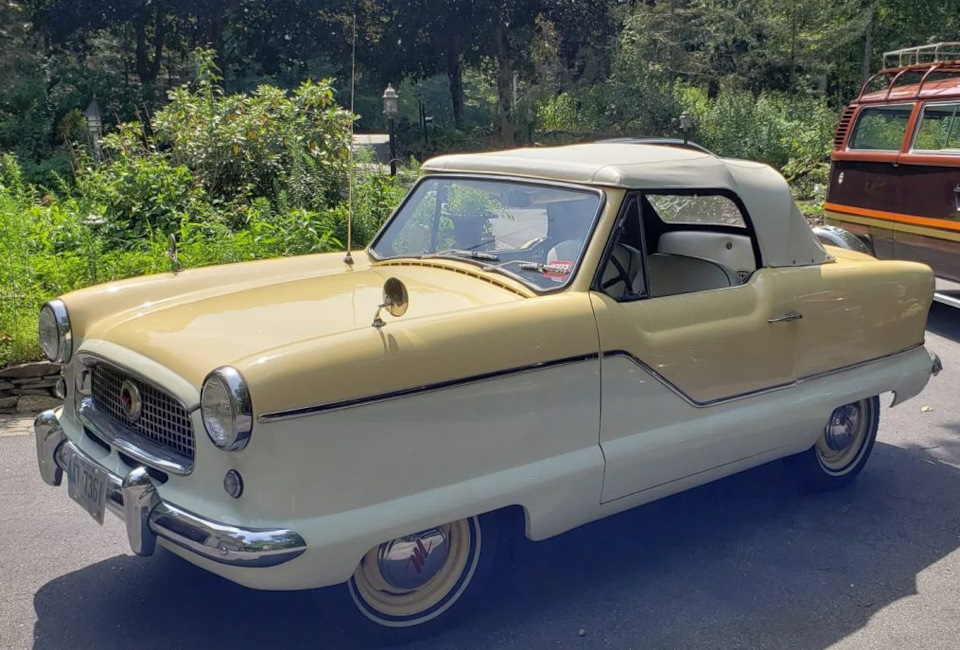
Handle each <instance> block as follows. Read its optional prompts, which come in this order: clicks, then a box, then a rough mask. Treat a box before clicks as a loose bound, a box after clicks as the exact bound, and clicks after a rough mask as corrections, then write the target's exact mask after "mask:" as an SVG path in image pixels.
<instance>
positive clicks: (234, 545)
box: [34, 411, 307, 567]
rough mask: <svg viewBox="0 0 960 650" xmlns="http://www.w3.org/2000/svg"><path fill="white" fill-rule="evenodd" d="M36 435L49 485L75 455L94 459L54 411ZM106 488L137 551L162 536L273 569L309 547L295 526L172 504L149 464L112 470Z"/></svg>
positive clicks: (215, 557)
mask: <svg viewBox="0 0 960 650" xmlns="http://www.w3.org/2000/svg"><path fill="white" fill-rule="evenodd" d="M34 435H35V436H36V443H37V462H38V464H39V466H40V476H41V477H42V478H43V481H44V482H45V483H46V484H47V485H54V486H56V485H60V483H61V481H62V480H63V472H64V471H65V470H66V468H67V467H69V465H70V461H71V460H72V458H73V457H74V456H79V457H81V458H83V459H84V460H86V461H88V462H93V460H92V459H91V458H90V457H89V456H87V455H86V454H84V453H83V451H81V450H80V448H79V447H77V446H76V445H75V444H74V443H73V442H71V441H70V440H68V439H67V436H66V434H65V433H64V432H63V429H62V428H61V426H60V422H59V421H58V419H57V416H56V414H55V413H54V412H53V411H45V412H43V413H41V414H40V415H38V416H37V418H36V420H35V421H34ZM106 492H107V498H106V508H107V510H110V511H111V512H113V513H114V514H115V515H117V516H118V517H120V518H121V519H123V520H124V522H125V523H126V527H127V538H128V539H129V541H130V547H131V548H132V549H133V552H134V553H136V554H137V555H151V554H153V551H154V549H155V548H156V545H157V538H158V537H159V538H162V539H164V540H166V541H168V542H170V543H173V544H176V545H177V546H180V547H182V548H184V549H186V550H188V551H190V552H192V553H195V554H196V555H198V556H201V557H204V558H206V559H208V560H211V561H213V562H218V563H220V564H227V565H231V566H241V567H271V566H276V565H278V564H283V563H284V562H289V561H290V560H292V559H294V558H296V557H298V556H300V555H301V554H303V552H304V551H305V550H306V548H307V545H306V543H305V542H304V541H303V538H302V537H300V535H298V534H297V533H295V532H293V531H290V530H284V529H262V528H239V527H236V526H232V525H227V524H222V523H218V522H215V521H210V520H208V519H204V518H203V517H200V516H198V515H196V514H193V513H191V512H187V511H186V510H183V509H181V508H178V507H176V506H174V505H173V504H170V503H167V502H165V501H163V500H162V499H161V498H160V495H159V493H158V492H157V488H156V485H155V484H154V482H153V479H151V478H150V475H149V474H148V473H147V469H146V468H145V467H137V468H135V469H133V470H131V471H130V472H129V473H127V475H126V476H122V477H121V476H117V475H116V474H114V473H112V472H107V488H106Z"/></svg>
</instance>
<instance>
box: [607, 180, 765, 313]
mask: <svg viewBox="0 0 960 650" xmlns="http://www.w3.org/2000/svg"><path fill="white" fill-rule="evenodd" d="M709 219H710V218H709V217H704V220H703V221H699V222H696V223H691V222H687V221H684V222H668V221H666V220H664V219H662V218H661V216H660V215H659V214H658V213H657V211H656V209H655V208H654V206H653V205H652V204H651V202H650V201H649V200H648V198H647V197H646V196H642V195H640V196H637V197H634V198H633V199H631V200H630V202H629V204H628V205H627V208H626V211H625V213H624V215H623V218H622V220H621V223H620V226H619V228H618V232H617V234H616V241H615V243H614V245H613V248H612V250H611V251H610V254H609V258H608V260H607V262H606V263H605V265H604V267H603V272H602V273H601V274H600V278H599V284H600V289H601V290H602V291H603V292H604V293H606V294H607V295H609V296H610V297H611V298H614V299H616V300H631V299H636V298H641V297H650V298H658V297H662V296H672V295H677V294H683V293H693V292H697V291H709V290H711V289H721V288H725V287H732V286H736V285H739V284H743V283H744V282H746V281H747V280H748V279H749V277H750V275H751V274H752V273H753V272H754V271H755V270H756V269H757V254H756V251H757V250H758V249H757V247H756V246H755V245H754V240H753V237H752V233H751V232H750V230H749V228H747V227H746V224H745V222H741V223H742V224H743V225H738V226H734V225H729V224H722V223H711V222H710V220H709ZM644 258H645V259H644Z"/></svg>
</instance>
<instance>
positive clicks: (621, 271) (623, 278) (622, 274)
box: [600, 247, 633, 295]
mask: <svg viewBox="0 0 960 650" xmlns="http://www.w3.org/2000/svg"><path fill="white" fill-rule="evenodd" d="M614 250H616V247H614ZM610 263H611V264H613V268H614V270H616V272H617V274H616V275H615V276H614V277H612V278H610V279H609V280H607V281H606V282H603V283H601V284H600V288H601V289H604V290H606V289H609V288H610V287H612V286H613V285H615V284H617V283H619V282H623V284H624V286H625V287H626V291H624V295H629V294H632V293H633V283H632V282H630V276H629V275H628V274H627V270H626V269H625V268H623V264H621V263H620V261H619V260H618V259H617V257H616V255H614V254H613V252H611V253H610Z"/></svg>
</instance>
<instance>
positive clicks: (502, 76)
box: [493, 20, 513, 149]
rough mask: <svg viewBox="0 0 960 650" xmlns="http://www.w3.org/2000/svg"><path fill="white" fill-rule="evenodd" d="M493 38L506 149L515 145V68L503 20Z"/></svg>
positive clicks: (502, 132) (497, 25)
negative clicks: (511, 101) (512, 63)
mask: <svg viewBox="0 0 960 650" xmlns="http://www.w3.org/2000/svg"><path fill="white" fill-rule="evenodd" d="M493 39H494V42H495V43H496V47H497V99H498V103H499V105H500V140H501V142H502V143H503V147H504V148H505V149H507V148H510V147H512V146H513V108H512V106H511V104H510V99H511V93H512V84H513V69H512V66H511V62H510V54H509V52H508V51H507V35H506V28H505V26H504V24H503V21H502V20H497V22H496V24H495V26H494V30H493Z"/></svg>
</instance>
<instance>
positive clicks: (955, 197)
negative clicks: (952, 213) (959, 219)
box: [953, 183, 960, 212]
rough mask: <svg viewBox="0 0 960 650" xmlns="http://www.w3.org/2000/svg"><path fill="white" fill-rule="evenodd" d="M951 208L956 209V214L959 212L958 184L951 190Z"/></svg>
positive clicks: (959, 190)
mask: <svg viewBox="0 0 960 650" xmlns="http://www.w3.org/2000/svg"><path fill="white" fill-rule="evenodd" d="M953 207H955V208H956V209H957V212H960V183H957V186H956V187H955V188H953Z"/></svg>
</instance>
